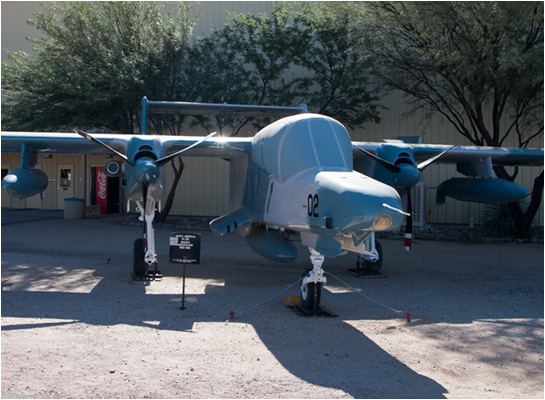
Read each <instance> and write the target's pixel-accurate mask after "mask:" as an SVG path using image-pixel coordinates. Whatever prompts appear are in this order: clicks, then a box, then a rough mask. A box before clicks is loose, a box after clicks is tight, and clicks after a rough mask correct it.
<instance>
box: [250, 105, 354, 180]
mask: <svg viewBox="0 0 545 400" xmlns="http://www.w3.org/2000/svg"><path fill="white" fill-rule="evenodd" d="M252 160H253V162H254V163H255V164H256V165H258V166H259V167H261V168H262V169H264V170H265V171H266V172H267V173H269V174H270V175H272V176H273V177H274V178H276V179H278V180H280V181H286V180H288V179H289V178H291V177H293V176H295V175H297V174H298V173H300V172H303V171H306V170H308V169H311V168H318V169H320V170H321V171H352V170H353V163H352V142H351V140H350V136H349V135H348V132H347V131H346V128H345V127H344V126H343V125H342V124H340V123H339V122H338V121H336V120H334V119H333V118H329V117H326V116H324V115H318V114H299V115H295V116H291V117H286V118H282V119H281V120H278V121H276V122H274V123H273V124H271V125H269V126H267V127H265V128H264V129H262V130H261V131H259V132H258V133H257V134H256V135H255V136H254V139H253V151H252Z"/></svg>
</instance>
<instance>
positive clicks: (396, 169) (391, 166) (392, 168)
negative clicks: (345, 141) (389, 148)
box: [356, 146, 401, 173]
mask: <svg viewBox="0 0 545 400" xmlns="http://www.w3.org/2000/svg"><path fill="white" fill-rule="evenodd" d="M356 148H357V149H358V150H359V151H361V152H362V153H363V154H366V155H368V156H369V157H371V158H372V159H373V160H375V161H376V162H377V163H379V164H380V165H382V166H383V167H385V168H387V169H388V171H390V172H395V173H398V172H400V171H401V168H400V167H398V166H397V165H395V164H392V163H391V162H390V161H386V160H385V159H383V158H380V157H379V156H377V155H375V154H373V153H371V152H369V151H367V150H365V149H362V148H361V147H359V146H356Z"/></svg>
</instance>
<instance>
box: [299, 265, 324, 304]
mask: <svg viewBox="0 0 545 400" xmlns="http://www.w3.org/2000/svg"><path fill="white" fill-rule="evenodd" d="M310 271H311V270H308V271H306V272H303V277H305V276H307V275H308V273H309V272H310ZM322 285H323V284H322V283H321V282H318V283H314V282H311V283H308V284H307V288H306V290H305V291H303V290H301V300H302V301H303V308H304V309H305V310H318V309H319V308H320V302H321V301H322Z"/></svg>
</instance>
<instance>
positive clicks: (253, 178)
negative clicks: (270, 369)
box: [1, 98, 544, 310]
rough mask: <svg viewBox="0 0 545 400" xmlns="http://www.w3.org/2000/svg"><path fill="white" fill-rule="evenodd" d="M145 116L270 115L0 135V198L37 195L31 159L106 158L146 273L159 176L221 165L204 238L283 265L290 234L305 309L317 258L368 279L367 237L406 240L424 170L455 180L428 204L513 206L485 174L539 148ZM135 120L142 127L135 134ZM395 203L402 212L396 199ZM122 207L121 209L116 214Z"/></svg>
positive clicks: (319, 275) (222, 107)
mask: <svg viewBox="0 0 545 400" xmlns="http://www.w3.org/2000/svg"><path fill="white" fill-rule="evenodd" d="M143 108H144V110H145V112H144V113H143V115H144V116H145V115H147V111H148V110H149V111H153V112H165V113H177V112H184V113H188V114H212V113H216V114H244V115H247V116H248V115H250V116H251V115H258V114H265V115H269V116H275V117H281V118H280V119H278V120H277V121H275V122H273V123H272V124H270V125H268V126H266V127H265V128H263V129H261V130H260V131H259V132H257V133H256V134H255V136H253V137H247V138H233V137H219V136H218V135H215V134H211V135H208V136H207V137H204V138H203V137H188V136H163V135H160V136H159V135H146V134H143V135H125V134H92V135H91V134H87V133H85V132H82V131H79V130H76V133H73V134H70V133H35V132H34V133H30V132H3V133H2V137H1V139H2V152H10V153H19V152H20V153H21V168H19V169H16V170H14V171H11V172H10V173H9V174H8V175H7V176H6V177H5V178H4V179H3V180H2V188H3V189H4V191H5V192H6V193H8V194H10V195H11V196H15V197H17V198H26V197H29V196H33V195H36V194H38V193H41V192H43V191H44V190H45V189H46V187H47V182H48V179H47V176H46V174H45V173H44V172H43V171H41V170H38V169H35V168H34V167H35V165H36V160H37V154H38V153H53V154H56V153H69V154H116V155H118V156H119V157H120V158H121V159H122V160H123V161H122V162H121V163H120V162H117V161H111V162H109V163H108V164H107V165H106V167H105V169H106V171H107V174H109V175H110V176H115V175H123V176H124V177H123V179H122V186H123V187H124V190H125V195H126V198H127V200H128V201H129V202H130V201H134V202H135V203H136V205H137V211H138V212H139V213H140V220H141V221H142V223H143V236H142V238H139V239H137V240H136V241H135V242H134V260H133V264H134V273H135V275H139V276H141V275H146V274H147V273H148V270H149V267H150V266H152V265H154V264H155V265H157V255H156V252H155V240H154V229H153V220H154V216H155V212H156V210H161V199H162V198H163V191H164V171H163V166H164V165H165V164H166V163H167V162H169V161H170V160H171V159H173V158H175V157H178V156H180V155H181V154H183V155H184V156H213V157H221V158H223V159H226V160H229V162H230V169H229V171H230V172H229V174H230V175H229V185H230V186H229V209H230V212H229V213H228V214H227V215H224V216H221V217H219V218H216V219H215V220H213V221H212V222H211V223H210V228H211V230H212V231H213V232H215V233H216V234H218V235H227V234H229V233H232V232H238V233H239V234H241V235H242V236H243V237H244V238H245V240H246V242H247V243H248V245H249V246H250V247H251V248H252V249H253V250H254V251H256V252H257V253H259V254H260V255H262V256H263V257H265V258H267V259H269V260H272V261H276V262H289V261H293V260H294V259H295V258H296V257H297V249H296V247H295V246H294V244H293V242H292V241H290V240H289V236H290V234H291V233H294V232H296V233H298V234H299V235H300V237H301V242H302V245H303V246H305V247H307V248H308V249H309V251H310V260H311V263H312V269H311V270H310V272H308V274H306V275H305V276H304V278H303V279H302V283H301V288H300V290H301V298H302V300H303V305H304V307H305V308H307V309H311V310H312V309H317V308H318V305H319V303H320V297H321V288H322V286H323V285H324V284H325V283H326V282H327V280H326V277H325V276H324V270H323V268H322V264H323V262H324V259H325V257H337V256H341V255H343V254H346V253H347V252H352V253H356V254H358V255H359V257H361V259H362V260H363V261H362V262H363V264H364V265H366V266H367V267H368V268H369V269H371V270H373V269H375V270H376V269H377V267H379V266H380V264H381V263H382V251H381V248H380V245H379V243H378V242H377V241H376V240H375V233H376V232H381V231H387V230H399V229H400V227H401V225H402V223H403V222H405V220H406V232H405V247H406V248H407V250H410V247H411V239H412V234H413V223H412V216H411V213H412V209H411V208H412V206H411V203H412V202H411V199H410V191H411V189H412V188H413V187H414V186H415V185H416V184H417V183H418V182H419V181H420V176H421V172H422V171H423V170H424V169H425V168H427V167H428V166H429V165H431V164H432V163H456V164H457V170H458V171H459V172H461V173H462V174H464V175H465V176H466V177H465V178H451V179H449V180H447V181H445V182H443V183H442V184H441V185H440V186H439V187H438V188H437V190H438V197H439V198H441V197H442V198H443V199H444V196H450V197H453V198H456V199H459V200H465V201H478V202H488V203H500V202H509V201H516V200H520V199H522V198H523V197H525V196H527V195H528V191H527V190H526V189H525V188H524V187H522V186H520V185H517V184H515V183H512V182H508V181H505V180H502V179H498V178H495V177H494V172H493V165H543V154H544V153H543V149H519V148H497V147H476V146H460V145H454V146H445V145H425V144H406V143H402V142H399V141H385V142H384V143H376V142H352V141H351V139H350V136H349V134H348V132H347V130H346V128H345V127H344V126H343V125H342V124H341V123H340V122H338V121H336V120H335V119H333V118H330V117H327V116H324V115H319V114H312V113H308V112H307V110H306V106H304V105H301V106H298V107H274V106H245V105H228V104H202V103H184V102H159V101H148V100H147V99H146V98H144V100H143ZM145 124H146V121H145V120H144V121H143V126H145ZM400 194H402V195H407V197H408V202H407V209H405V210H403V206H402V202H401V197H400ZM127 209H128V208H127Z"/></svg>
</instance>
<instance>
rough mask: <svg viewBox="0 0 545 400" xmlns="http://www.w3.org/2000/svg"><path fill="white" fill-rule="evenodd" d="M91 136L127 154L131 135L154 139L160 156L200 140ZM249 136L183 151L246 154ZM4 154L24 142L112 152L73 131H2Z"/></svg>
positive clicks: (42, 149)
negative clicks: (159, 150) (159, 149)
mask: <svg viewBox="0 0 545 400" xmlns="http://www.w3.org/2000/svg"><path fill="white" fill-rule="evenodd" d="M93 137H95V138H96V139H99V140H100V141H102V142H103V143H105V144H107V145H108V146H110V147H112V148H113V149H115V150H117V151H119V152H121V153H123V154H126V153H127V147H128V145H129V142H130V141H131V140H132V139H133V138H141V139H145V140H150V139H153V140H155V141H157V142H158V145H159V147H160V148H161V153H162V154H161V157H164V156H168V155H169V154H172V153H174V152H176V151H179V150H183V149H185V148H187V147H189V146H191V145H192V144H194V143H195V142H197V141H199V140H201V139H202V137H201V136H166V135H165V136H162V135H161V136H155V135H126V134H98V133H97V134H93ZM251 139H252V138H226V137H219V138H216V137H214V138H210V139H208V140H206V141H204V142H202V143H201V144H199V146H197V147H195V148H192V149H191V150H189V151H187V152H186V153H184V155H187V156H209V157H224V158H231V157H237V156H240V155H242V154H243V153H249V151H250V146H251ZM1 143H2V152H3V153H20V152H21V151H22V146H23V144H25V145H27V146H29V147H30V148H31V149H32V150H33V151H36V152H39V153H52V154H111V152H109V151H108V150H107V149H106V148H104V147H103V146H101V145H100V144H97V143H95V142H92V141H90V140H87V139H85V138H84V137H82V136H80V135H78V134H76V133H50V132H47V133H41V132H40V133H38V132H2V134H1Z"/></svg>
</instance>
